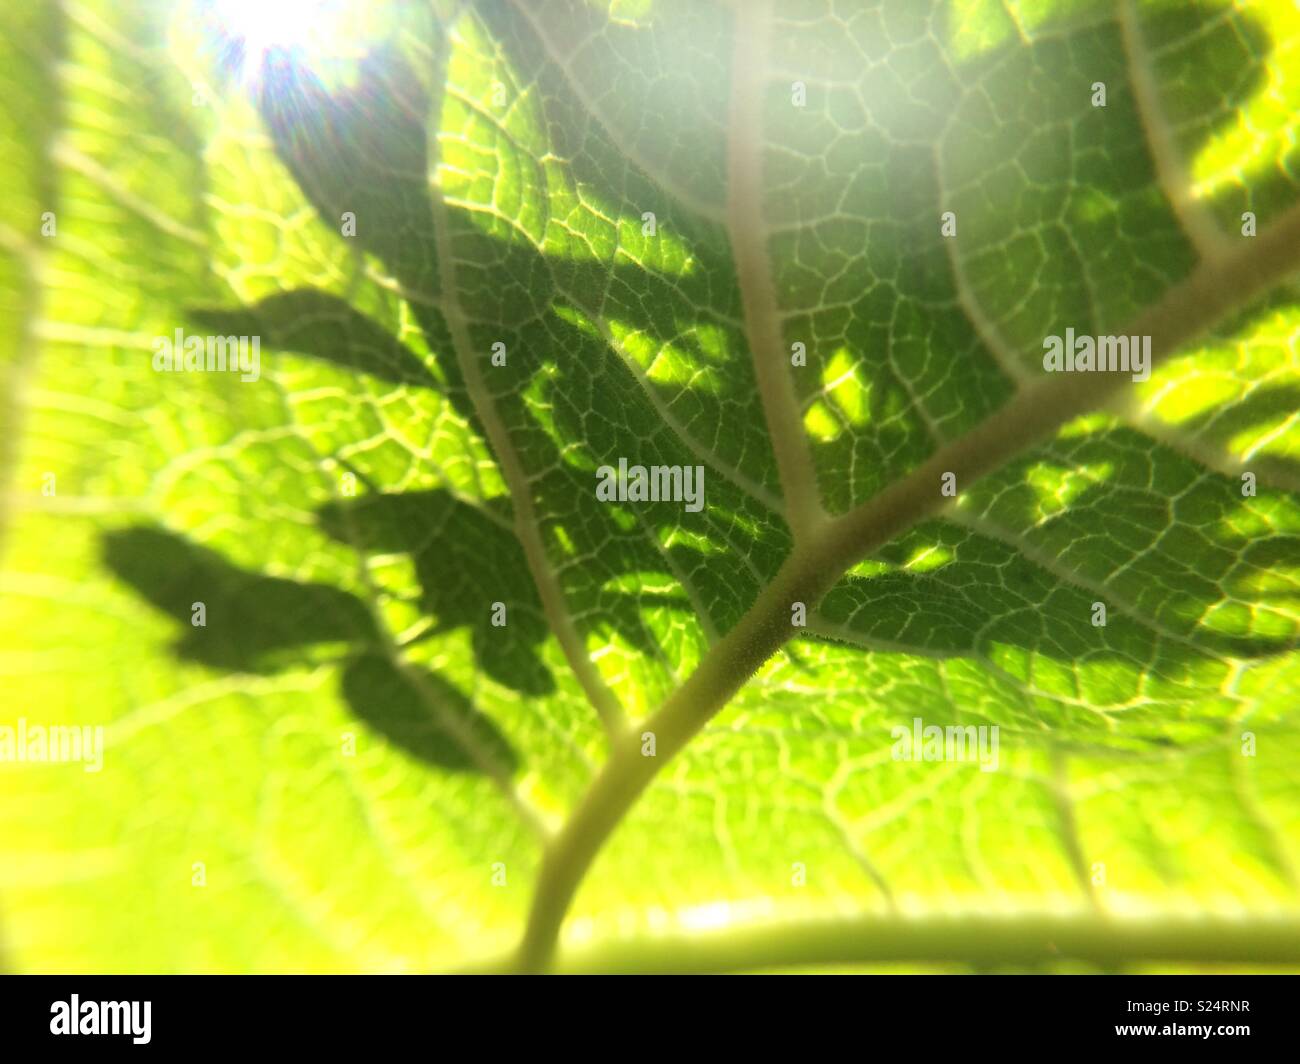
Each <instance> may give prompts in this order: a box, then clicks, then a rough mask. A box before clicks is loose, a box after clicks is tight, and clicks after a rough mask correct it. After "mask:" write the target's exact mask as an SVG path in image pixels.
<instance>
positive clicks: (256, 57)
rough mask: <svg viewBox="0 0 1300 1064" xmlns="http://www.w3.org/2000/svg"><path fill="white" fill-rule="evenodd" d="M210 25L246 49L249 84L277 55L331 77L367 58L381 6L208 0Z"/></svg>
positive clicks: (329, 0) (342, 1)
mask: <svg viewBox="0 0 1300 1064" xmlns="http://www.w3.org/2000/svg"><path fill="white" fill-rule="evenodd" d="M205 9H206V10H205V15H206V19H207V22H208V24H209V26H210V27H211V28H212V29H213V30H214V31H215V32H216V33H217V34H219V35H220V36H221V37H223V38H225V39H227V40H229V41H231V42H233V43H236V44H237V45H238V46H239V48H240V50H241V52H242V64H241V66H242V72H243V73H242V77H243V80H244V82H245V83H246V84H249V83H254V82H256V81H258V80H259V79H260V78H261V77H262V76H263V71H264V68H265V61H266V59H267V57H268V56H271V55H273V54H274V53H282V54H286V55H292V56H293V57H294V59H295V60H296V61H297V62H299V63H301V64H302V65H304V66H306V67H310V68H311V70H312V71H313V72H314V73H315V74H317V75H318V76H320V77H321V78H322V79H323V80H326V81H328V80H329V79H330V78H331V77H333V76H334V75H335V74H337V73H338V72H339V71H340V70H341V69H344V68H346V67H348V66H349V65H351V64H353V63H355V62H356V61H358V60H360V59H362V58H364V56H365V54H366V53H367V51H368V50H369V49H370V47H371V46H372V45H373V43H374V42H375V40H376V37H377V33H376V23H377V21H378V20H377V16H376V11H377V10H378V7H377V5H371V4H366V3H362V2H360V0H274V2H268V0H206V2H205Z"/></svg>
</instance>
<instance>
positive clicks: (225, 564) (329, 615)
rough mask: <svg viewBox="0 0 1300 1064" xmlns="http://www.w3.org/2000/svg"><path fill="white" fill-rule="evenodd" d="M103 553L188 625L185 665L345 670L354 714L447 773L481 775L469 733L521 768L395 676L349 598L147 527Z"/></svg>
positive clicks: (454, 693) (488, 733) (453, 693)
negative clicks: (235, 561)
mask: <svg viewBox="0 0 1300 1064" xmlns="http://www.w3.org/2000/svg"><path fill="white" fill-rule="evenodd" d="M101 553H102V556H103V560H104V564H105V566H106V567H107V569H108V570H109V571H110V572H111V573H112V574H113V575H114V576H116V577H117V578H118V579H119V580H121V581H122V582H123V583H124V584H126V585H127V586H129V587H130V588H131V589H132V590H133V591H134V592H135V593H136V594H137V595H139V596H140V597H141V598H143V599H144V600H145V601H146V602H148V603H149V604H150V605H151V606H153V607H154V608H155V609H157V610H158V611H159V612H161V613H163V614H165V615H166V616H167V617H169V618H171V619H172V620H174V621H176V622H177V623H178V624H181V625H183V626H184V630H183V634H182V635H181V636H180V638H179V639H177V641H176V642H175V643H174V644H173V645H172V651H173V653H175V654H176V656H177V657H179V658H181V659H182V660H185V661H191V662H195V663H198V664H201V665H205V666H207V667H208V668H212V669H218V670H222V671H228V672H232V673H253V674H258V675H270V674H273V673H276V672H279V671H281V670H284V669H288V668H295V667H302V666H310V665H316V664H326V663H341V664H342V666H343V670H342V681H341V686H342V694H343V696H344V698H345V699H346V701H347V703H348V705H349V706H350V708H351V710H352V712H353V713H354V714H355V715H356V717H357V718H358V719H359V720H360V721H362V722H364V723H365V724H366V725H368V726H369V727H370V728H371V729H373V730H374V731H375V732H376V733H377V734H379V735H381V736H383V737H384V738H385V739H386V740H387V741H388V742H390V743H392V744H393V745H394V746H397V747H399V748H401V749H403V750H405V751H406V752H407V753H409V754H411V755H413V756H415V757H417V758H419V759H420V760H422V761H424V762H426V763H428V764H430V765H433V766H436V767H438V768H442V769H445V770H448V771H457V772H470V771H483V768H482V762H481V758H476V757H475V756H472V755H471V752H470V751H469V750H468V749H467V748H466V745H465V743H466V741H467V739H466V736H467V734H468V735H471V736H472V738H471V739H470V740H469V741H472V742H475V743H476V744H477V746H478V748H479V751H480V752H482V751H486V756H488V757H490V758H491V759H492V760H493V762H495V763H496V764H499V765H502V766H504V767H506V768H508V769H510V770H513V768H514V767H515V766H517V764H518V758H517V757H516V755H515V753H514V751H513V749H512V748H511V746H510V744H509V743H508V741H507V740H506V739H505V737H504V736H503V735H502V734H501V732H500V731H499V729H497V727H496V725H495V724H493V723H492V721H491V720H490V719H489V718H488V717H486V716H485V715H484V714H483V713H481V712H480V711H479V710H477V709H476V708H475V707H474V706H473V704H472V703H471V702H470V701H469V700H468V699H467V698H466V697H465V696H464V695H463V694H461V693H460V691H458V690H457V689H456V688H455V687H454V686H453V685H452V684H450V683H448V682H447V681H446V680H444V679H443V678H442V677H440V676H438V675H437V674H436V673H435V672H433V671H431V670H428V669H424V668H418V667H413V666H409V665H408V666H404V667H403V669H402V670H399V669H398V667H397V666H396V664H394V662H393V661H392V660H391V658H389V657H388V655H387V654H385V653H384V651H383V643H382V641H381V640H380V638H379V636H378V633H377V632H376V630H375V625H374V620H373V617H372V615H371V613H370V611H369V610H368V609H367V608H366V605H365V603H363V602H362V601H361V600H360V599H359V598H357V597H356V596H355V595H353V594H352V593H350V592H348V591H343V590H341V589H339V588H336V587H332V586H330V585H328V584H318V583H303V582H301V581H297V580H288V579H284V578H282V577H273V576H267V575H264V574H262V573H258V572H254V571H251V570H248V569H243V568H241V567H239V566H237V565H235V564H233V563H232V562H230V561H228V560H227V559H226V558H225V557H223V556H222V555H221V554H219V553H218V552H216V551H213V550H210V549H208V548H206V547H203V546H200V545H199V544H196V543H194V542H192V541H191V540H189V539H187V538H186V537H184V536H181V535H178V534H176V533H174V532H170V531H167V530H165V529H163V528H159V527H156V526H151V525H136V526H132V527H128V528H123V529H118V530H115V531H110V532H106V533H104V534H103V536H102V538H101ZM199 604H202V607H203V611H204V612H203V614H202V615H201V616H200V615H197V614H196V612H195V607H196V606H197V605H199ZM198 620H201V621H202V624H197V623H195V622H196V621H198Z"/></svg>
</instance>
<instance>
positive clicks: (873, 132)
mask: <svg viewBox="0 0 1300 1064" xmlns="http://www.w3.org/2000/svg"><path fill="white" fill-rule="evenodd" d="M13 6H14V5H11V7H13ZM342 7H343V9H344V22H343V24H341V25H335V24H334V23H333V21H332V19H331V18H330V17H325V16H324V15H321V16H320V17H318V18H315V17H314V18H306V17H305V16H304V19H303V20H300V21H301V23H302V25H303V26H306V27H309V28H310V33H309V34H308V38H307V39H304V40H302V41H297V42H294V41H290V40H288V39H285V40H281V39H279V38H273V37H271V36H268V34H270V31H271V30H272V29H274V28H276V27H277V26H278V25H279V20H278V19H270V18H267V19H265V20H263V21H262V22H260V23H258V24H248V25H241V24H238V23H232V22H231V21H229V19H228V18H227V19H226V20H224V21H223V13H226V14H228V12H229V10H230V6H229V5H223V4H221V3H212V2H210V0H194V2H193V3H186V4H175V3H171V2H163V0H129V2H125V3H122V2H117V3H109V2H107V0H104V2H99V0H83V2H79V3H77V4H69V5H61V4H56V3H54V2H52V0H39V2H35V3H31V4H27V5H18V6H17V7H16V8H15V10H13V11H10V10H9V9H6V11H5V12H4V14H3V15H0V24H2V25H3V29H4V32H3V35H2V37H0V40H2V41H3V43H0V96H2V97H3V98H4V99H5V101H6V102H5V105H4V108H3V110H0V140H2V141H3V143H4V151H3V152H0V193H3V195H2V197H0V199H2V200H3V203H4V214H3V216H2V217H0V305H2V306H3V309H4V314H3V315H2V316H0V351H3V360H2V362H0V364H2V365H3V366H4V367H5V372H6V373H7V375H8V376H7V381H6V384H7V387H6V388H5V392H4V400H3V402H4V406H3V407H0V409H3V410H4V411H5V414H6V417H5V419H4V425H3V432H0V439H2V440H3V450H2V451H0V461H3V464H4V468H5V476H6V478H7V493H6V496H5V506H4V511H3V536H4V538H3V552H4V553H3V558H2V559H0V589H2V590H3V597H4V602H5V606H4V610H3V612H2V613H0V626H2V627H0V631H2V639H3V642H2V643H0V646H2V647H3V650H2V651H0V655H2V656H0V661H2V662H3V665H4V670H5V678H6V681H7V682H6V683H5V684H4V688H5V690H6V691H7V692H8V694H9V697H7V698H6V699H5V707H4V710H3V712H0V757H3V755H4V753H5V749H6V747H5V745H4V744H5V740H6V735H8V736H9V737H10V743H11V747H10V749H11V751H13V753H12V756H11V757H9V759H7V760H0V823H2V824H3V828H2V829H0V946H3V956H4V958H5V962H6V963H7V964H8V965H10V966H12V967H15V968H18V969H22V970H36V971H49V970H78V971H81V970H87V971H102V970H109V971H150V970H168V971H173V970H174V971H283V970H293V971H301V970H367V971H369V970H381V971H411V970H430V969H434V970H451V969H482V968H490V969H500V968H525V969H528V968H544V967H548V966H551V965H554V966H557V967H560V968H564V969H580V970H585V969H619V970H622V969H631V970H662V969H670V970H681V969H704V970H708V969H719V968H756V967H770V966H780V967H789V968H802V967H806V966H812V965H827V964H848V965H853V966H858V967H861V966H871V965H875V964H882V963H895V962H903V963H905V964H907V965H909V966H910V967H912V968H916V967H917V966H918V965H932V964H938V965H940V966H952V965H971V964H973V965H976V966H978V967H981V968H987V967H995V966H1011V967H1024V966H1038V965H1045V966H1048V967H1049V968H1053V969H1058V968H1060V967H1062V966H1063V965H1064V966H1066V967H1069V966H1071V965H1075V964H1079V963H1082V964H1085V965H1089V966H1101V967H1104V968H1107V969H1110V968H1113V967H1116V966H1121V965H1123V966H1150V965H1161V964H1166V965H1175V966H1187V965H1199V964H1219V963H1224V964H1227V963H1245V964H1252V965H1254V966H1256V967H1261V966H1275V965H1295V964H1297V963H1300V900H1298V899H1297V890H1298V888H1300V882H1298V880H1297V877H1298V875H1300V873H1298V872H1297V868H1298V867H1300V866H1298V862H1300V804H1298V803H1297V798H1298V797H1300V794H1298V788H1297V785H1296V780H1297V777H1296V773H1295V770H1294V765H1295V761H1296V759H1297V758H1300V728H1298V721H1297V715H1296V709H1295V707H1296V706H1297V704H1300V699H1298V698H1297V696H1298V695H1300V654H1298V653H1297V646H1298V645H1300V419H1298V418H1297V415H1296V410H1297V408H1298V406H1297V402H1296V400H1297V397H1298V396H1300V346H1298V343H1297V339H1296V338H1297V336H1300V288H1297V287H1296V286H1295V284H1294V281H1293V274H1294V272H1295V270H1296V269H1297V267H1300V206H1298V205H1297V202H1296V201H1297V198H1298V197H1297V192H1298V191H1300V190H1298V189H1297V181H1296V179H1295V177H1294V175H1295V174H1296V173H1297V170H1298V167H1300V152H1298V151H1297V149H1296V147H1295V145H1296V121H1297V119H1296V115H1298V114H1300V52H1298V51H1297V49H1298V48H1300V15H1297V13H1296V11H1295V10H1293V9H1292V7H1291V6H1290V5H1282V4H1276V3H1266V2H1261V3H1257V4H1250V3H1244V4H1243V3H1238V4H1235V5H1233V4H1228V3H1226V2H1218V0H1215V2H1208V0H1206V2H1199V0H1198V2H1197V3H1194V4H1188V3H1186V2H1182V0H1179V2H1173V0H1169V2H1165V0H1150V2H1143V3H1130V2H1127V0H1121V2H1120V3H1119V4H1117V5H1116V4H1112V3H1110V2H1106V3H1101V2H1100V0H1097V2H1094V0H1060V2H1052V3H1033V4H1028V3H1024V4H1021V3H1009V2H1002V0H953V2H951V3H934V4H928V3H918V2H915V0H882V2H872V3H863V4H833V3H828V2H825V0H754V2H751V0H744V2H743V3H740V2H736V3H723V2H708V3H704V2H698V0H610V2H607V3H599V2H596V0H537V2H524V0H491V2H487V0H485V2H481V3H477V4H474V5H463V4H455V3H449V2H448V3H444V2H441V0H421V2H418V3H417V2H414V0H412V2H410V3H404V4H401V5H386V6H384V8H383V10H382V12H380V13H378V14H377V13H376V11H375V10H372V9H373V8H377V7H378V5H368V6H367V5H361V4H357V5H355V6H351V5H342ZM279 28H280V29H281V30H284V27H282V26H281V27H279ZM290 29H292V26H291V27H290ZM285 32H286V33H287V32H288V31H287V30H285ZM290 45H295V46H294V47H290ZM1099 86H1101V87H1103V91H1104V99H1105V103H1104V106H1101V105H1098V101H1099V96H1098V90H1099ZM946 212H951V214H948V213H946ZM1247 213H1248V216H1249V218H1250V219H1251V220H1252V224H1247V222H1246V218H1245V216H1246V215H1247ZM51 219H52V220H53V225H52V226H51V224H50V221H51ZM1252 225H1253V228H1252ZM1248 233H1255V234H1257V235H1247V234H1248ZM1067 329H1072V330H1074V332H1075V333H1076V334H1078V335H1095V336H1109V335H1120V336H1135V337H1140V336H1148V337H1150V350H1151V352H1152V357H1153V361H1154V366H1153V367H1152V368H1151V372H1150V374H1149V379H1141V380H1134V379H1133V377H1134V376H1139V377H1142V376H1144V374H1140V373H1139V374H1130V373H1119V372H1110V373H1098V372H1091V373H1089V372H1078V373H1048V372H1045V370H1044V363H1043V351H1044V339H1045V338H1046V337H1049V336H1053V335H1064V334H1065V332H1066V330H1067ZM178 330H180V331H181V332H182V333H183V334H184V335H188V336H199V337H208V336H231V337H240V336H243V337H257V338H258V341H259V344H260V347H259V349H258V350H259V352H260V356H259V361H258V363H257V364H256V366H253V365H252V364H251V363H245V364H244V366H243V367H242V370H243V372H231V371H230V370H224V371H220V370H212V371H204V372H199V371H185V370H183V369H182V370H181V371H176V372H170V371H169V372H163V371H159V370H157V369H156V368H155V366H156V354H157V352H158V350H159V349H160V348H159V343H160V338H161V340H162V341H171V340H172V338H174V337H175V336H176V334H177V331H178ZM1135 349H1136V348H1135ZM796 352H800V353H801V357H796V358H792V355H794V354H795V353H796ZM494 354H495V355H496V358H495V359H494ZM502 356H504V364H501V357H502ZM244 378H249V379H244ZM620 459H622V460H625V462H626V464H627V465H628V466H635V465H642V466H647V467H649V466H669V467H696V466H698V467H700V468H702V469H703V491H704V499H703V502H704V505H703V506H702V507H700V508H698V509H696V508H695V507H693V506H689V505H687V504H686V502H685V500H682V499H680V498H679V499H678V501H656V502H635V501H602V499H601V497H600V496H599V495H598V492H597V486H598V484H599V483H600V480H601V474H600V473H599V472H598V470H600V469H601V467H604V466H613V467H618V466H619V463H620ZM947 474H951V475H952V479H951V480H950V481H949V480H948V478H947ZM1246 474H1249V476H1246ZM946 482H947V483H952V484H954V485H955V494H945V493H944V492H943V490H942V488H943V486H944V484H945V483H946ZM1248 488H1249V490H1248ZM200 603H201V604H202V605H201V608H200V607H198V605H197V604H200ZM1098 604H1100V605H1102V606H1104V608H1105V621H1104V624H1099V623H1098V621H1099V618H1100V615H1099V613H1098ZM800 605H802V610H803V613H806V623H796V622H797V621H802V620H803V618H802V617H801V612H800ZM502 622H504V623H502ZM74 726H76V727H88V728H90V729H92V731H91V732H88V733H86V735H87V741H88V742H91V743H92V745H93V738H91V737H93V736H94V734H95V733H94V732H93V729H95V728H102V729H103V731H102V738H103V749H102V764H99V763H98V762H97V761H95V760H94V759H86V760H83V761H82V762H77V761H65V762H59V761H57V760H56V761H54V762H53V763H49V762H41V761H39V760H31V759H27V758H25V757H24V758H23V759H21V760H20V759H18V755H17V751H16V750H14V748H13V745H12V744H13V743H14V742H16V740H17V735H18V731H19V728H20V727H21V729H22V731H23V734H24V735H25V736H27V737H28V738H29V739H30V737H31V735H32V734H34V733H35V732H40V733H41V734H42V735H44V734H45V733H44V731H43V730H44V729H47V728H56V727H57V728H69V727H74ZM925 728H931V729H934V728H938V729H941V730H942V729H947V730H948V731H947V733H946V734H947V735H948V736H949V742H950V745H949V746H948V747H947V748H943V747H942V746H940V747H937V748H933V750H934V752H935V753H937V754H941V755H942V757H941V758H940V759H937V760H935V759H927V757H925V756H924V751H925V749H926V748H925V746H924V743H922V744H921V745H920V747H919V748H918V749H917V750H916V751H915V752H916V753H917V756H916V757H915V758H909V757H905V756H903V755H904V754H906V753H907V751H908V748H909V746H910V744H911V741H912V740H911V736H913V735H920V736H922V738H924V736H925V734H926V733H925V732H924V731H923V729H925ZM4 729H7V731H6V730H4ZM958 729H960V730H959V731H958ZM930 734H933V733H930ZM958 735H960V736H961V738H962V740H963V742H967V741H969V742H971V743H973V744H974V745H973V746H970V747H961V748H957V747H954V746H952V745H951V741H952V739H954V738H955V737H956V736H958ZM904 736H907V737H908V738H907V739H904V738H903V737H904ZM994 737H996V743H997V745H996V748H994V747H993V746H992V743H993V741H994ZM981 744H982V745H981ZM995 751H996V752H995ZM33 756H34V755H33Z"/></svg>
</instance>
